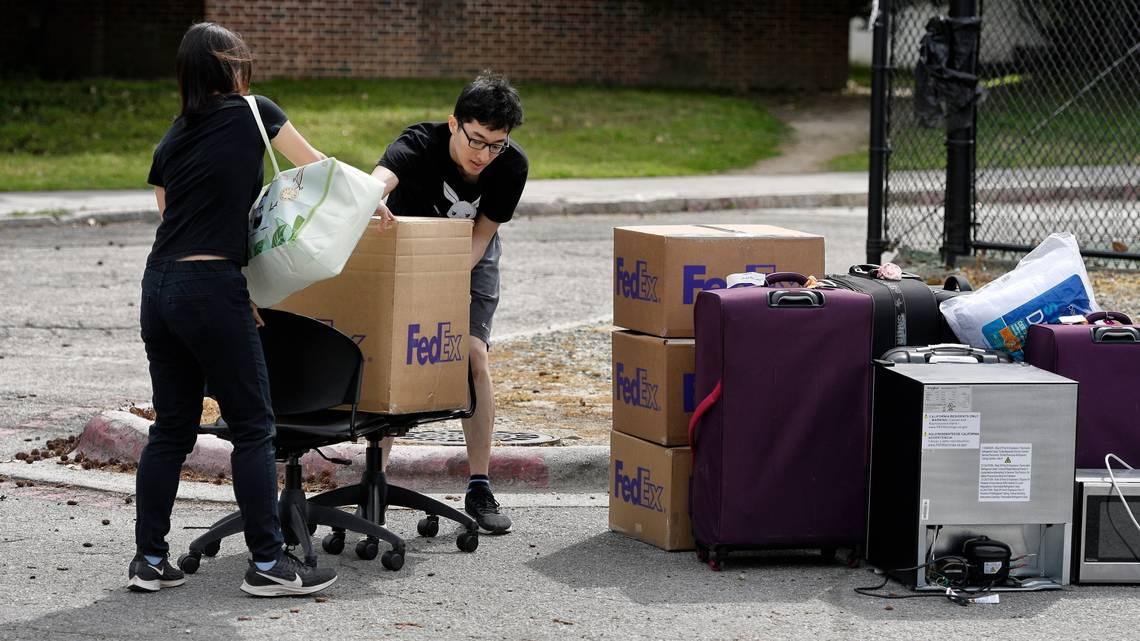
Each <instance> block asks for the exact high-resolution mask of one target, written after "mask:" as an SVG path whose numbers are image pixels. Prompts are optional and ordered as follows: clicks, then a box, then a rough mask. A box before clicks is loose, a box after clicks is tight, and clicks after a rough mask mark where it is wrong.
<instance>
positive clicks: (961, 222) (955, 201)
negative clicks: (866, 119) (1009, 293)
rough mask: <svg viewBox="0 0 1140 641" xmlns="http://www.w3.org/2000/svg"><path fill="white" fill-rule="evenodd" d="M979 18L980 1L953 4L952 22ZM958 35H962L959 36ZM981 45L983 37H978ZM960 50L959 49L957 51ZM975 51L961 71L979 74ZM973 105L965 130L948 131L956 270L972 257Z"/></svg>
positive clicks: (948, 234) (947, 226)
mask: <svg viewBox="0 0 1140 641" xmlns="http://www.w3.org/2000/svg"><path fill="white" fill-rule="evenodd" d="M977 15H978V1H977V0H952V1H951V2H950V17H951V18H975V17H977ZM955 35H958V34H955ZM977 38H978V40H979V42H978V43H976V44H977V45H980V40H981V33H980V31H979V33H978V34H977ZM955 48H956V49H957V47H955ZM979 48H980V46H975V47H973V52H972V55H969V56H967V58H966V59H965V60H955V61H954V62H955V64H954V66H955V68H956V70H957V71H961V72H965V73H968V74H974V73H976V70H977V66H978V49H979ZM975 104H976V103H975V102H974V101H971V103H970V107H969V109H970V112H971V114H970V117H969V118H968V119H967V122H968V123H969V124H968V125H967V126H965V127H958V128H947V130H946V213H945V218H944V220H943V245H942V256H943V259H944V260H945V261H946V266H947V267H953V266H954V264H955V262H957V258H958V256H966V255H968V254H969V253H970V243H971V236H972V233H971V231H972V226H973V216H974V162H975V158H976V146H975V144H974V140H975V138H974V136H975V132H976V125H977V107H976V106H975Z"/></svg>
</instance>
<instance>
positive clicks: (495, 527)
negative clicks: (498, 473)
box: [463, 485, 511, 534]
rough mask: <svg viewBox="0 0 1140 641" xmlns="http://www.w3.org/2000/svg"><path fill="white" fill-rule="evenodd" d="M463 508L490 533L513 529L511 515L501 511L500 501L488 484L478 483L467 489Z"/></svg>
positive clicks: (480, 527) (482, 528)
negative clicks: (496, 498)
mask: <svg viewBox="0 0 1140 641" xmlns="http://www.w3.org/2000/svg"><path fill="white" fill-rule="evenodd" d="M463 509H464V511H466V512H467V514H469V515H471V518H473V519H475V522H476V523H478V524H479V529H480V530H483V531H484V532H486V533H488V534H506V533H507V532H510V531H511V519H510V517H508V516H507V515H505V514H502V513H501V512H499V502H498V501H496V500H495V495H494V494H492V493H491V488H489V487H487V486H486V485H476V486H475V487H473V488H471V489H469V490H467V497H466V498H465V499H464V500H463Z"/></svg>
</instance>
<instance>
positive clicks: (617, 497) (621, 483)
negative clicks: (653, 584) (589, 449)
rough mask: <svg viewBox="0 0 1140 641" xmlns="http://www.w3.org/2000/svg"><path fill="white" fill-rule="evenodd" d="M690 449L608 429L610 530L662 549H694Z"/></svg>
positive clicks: (691, 458)
mask: <svg viewBox="0 0 1140 641" xmlns="http://www.w3.org/2000/svg"><path fill="white" fill-rule="evenodd" d="M692 469H693V454H692V451H691V450H690V449H689V448H687V447H661V446H660V445H654V444H653V443H650V442H648V441H643V440H641V439H639V438H637V437H634V436H630V435H628V434H623V433H621V432H617V431H613V432H610V529H611V530H613V531H614V532H620V533H622V534H625V535H627V536H630V537H633V538H635V539H638V540H640V541H645V542H646V543H651V544H653V545H656V546H657V547H659V548H661V549H663V550H692V549H694V548H695V547H696V546H695V545H694V543H693V528H692V525H691V524H690V521H689V476H690V474H691V473H692Z"/></svg>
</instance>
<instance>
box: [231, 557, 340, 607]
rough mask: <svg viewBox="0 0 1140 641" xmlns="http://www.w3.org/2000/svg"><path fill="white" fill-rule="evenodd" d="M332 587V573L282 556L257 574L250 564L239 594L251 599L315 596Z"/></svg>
mask: <svg viewBox="0 0 1140 641" xmlns="http://www.w3.org/2000/svg"><path fill="white" fill-rule="evenodd" d="M333 583H336V570H333V569H332V568H313V567H309V566H307V565H305V564H304V563H302V562H301V561H300V560H299V559H297V557H295V556H293V555H292V554H289V553H282V554H281V556H280V557H278V559H277V564H276V565H274V566H273V567H271V568H269V569H268V570H258V569H257V566H256V565H254V563H253V561H250V562H249V569H248V570H246V572H245V581H243V582H242V584H241V590H242V592H245V593H247V594H252V595H253V596H291V595H296V594H312V593H313V592H319V591H321V590H323V589H325V588H327V587H329V586H330V585H332V584H333Z"/></svg>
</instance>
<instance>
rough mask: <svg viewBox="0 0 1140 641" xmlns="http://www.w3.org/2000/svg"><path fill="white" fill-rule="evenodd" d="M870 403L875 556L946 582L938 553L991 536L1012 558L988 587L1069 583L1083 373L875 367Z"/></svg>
mask: <svg viewBox="0 0 1140 641" xmlns="http://www.w3.org/2000/svg"><path fill="white" fill-rule="evenodd" d="M873 407H874V409H873V421H872V433H871V458H870V460H871V464H870V478H869V499H868V518H867V547H866V558H867V561H868V562H869V563H870V564H872V565H874V566H876V567H878V568H880V569H882V570H885V571H887V572H888V573H889V574H891V575H892V576H894V577H895V578H896V579H898V580H899V581H901V582H902V583H904V584H906V585H909V586H911V587H914V588H917V589H925V588H929V589H941V585H939V580H945V577H943V576H942V575H935V578H936V579H937V580H931V579H932V576H931V573H930V569H929V568H930V567H933V566H935V565H937V564H936V563H934V564H932V562H935V561H937V560H939V559H942V558H944V557H951V556H961V555H962V550H963V546H964V543H965V542H966V541H967V540H969V539H972V538H977V537H983V536H984V537H988V538H989V539H990V540H996V541H1000V542H1002V543H1004V544H1006V545H1008V546H1009V551H1010V556H1011V557H1012V560H1011V561H1010V562H1009V564H1008V566H1009V568H1010V569H1009V578H1008V579H1004V580H1002V581H1001V582H1000V584H993V585H992V586H989V587H988V588H987V589H992V590H995V591H996V590H1041V589H1051V588H1059V587H1061V586H1063V585H1067V584H1068V583H1069V563H1070V549H1071V548H1070V543H1071V538H1072V520H1073V467H1074V462H1073V461H1074V444H1075V438H1076V410H1077V383H1076V382H1074V381H1071V380H1069V379H1067V378H1064V377H1061V376H1058V375H1056V374H1053V373H1050V372H1046V371H1044V370H1041V369H1037V368H1035V367H1032V366H1030V365H1025V364H1021V363H997V364H972V363H971V364H967V363H932V364H895V365H879V366H877V367H876V372H875V388H874V406H873ZM924 565H925V566H926V567H921V566H924Z"/></svg>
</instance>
